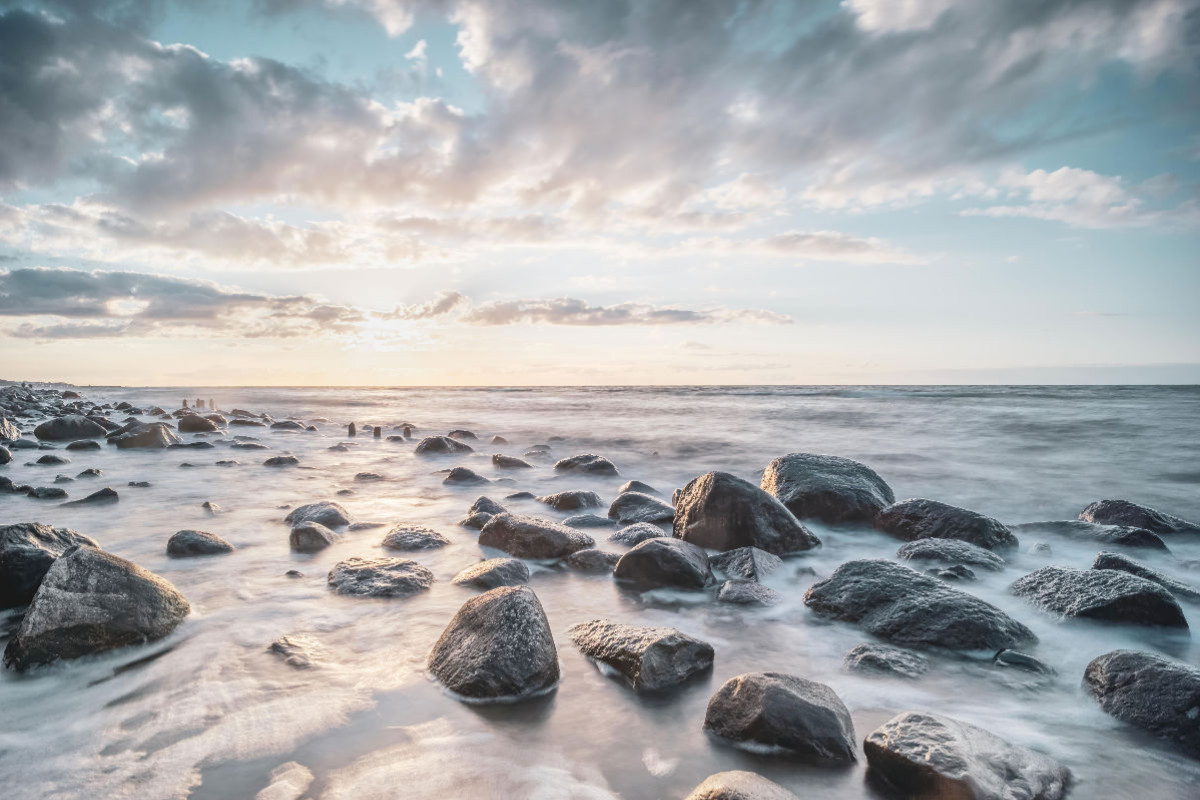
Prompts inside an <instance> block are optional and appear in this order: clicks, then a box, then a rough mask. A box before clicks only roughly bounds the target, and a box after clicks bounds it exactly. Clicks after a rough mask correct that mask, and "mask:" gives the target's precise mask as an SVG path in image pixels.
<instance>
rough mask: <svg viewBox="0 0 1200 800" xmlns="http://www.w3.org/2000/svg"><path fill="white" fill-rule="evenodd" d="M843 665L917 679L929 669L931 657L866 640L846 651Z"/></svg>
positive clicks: (853, 668)
mask: <svg viewBox="0 0 1200 800" xmlns="http://www.w3.org/2000/svg"><path fill="white" fill-rule="evenodd" d="M842 666H843V667H845V668H846V669H848V670H850V671H851V672H864V673H870V674H874V675H895V676H897V677H900V678H908V679H910V680H915V679H916V678H919V677H921V676H922V675H924V674H925V673H926V672H928V671H929V659H927V658H925V656H923V655H921V654H920V653H913V652H911V651H909V650H903V649H901V648H899V647H891V646H889V645H886V644H874V643H870V642H864V643H863V644H860V645H856V646H855V647H853V648H851V649H850V652H848V653H846V657H845V658H843V659H842Z"/></svg>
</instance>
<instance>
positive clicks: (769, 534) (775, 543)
mask: <svg viewBox="0 0 1200 800" xmlns="http://www.w3.org/2000/svg"><path fill="white" fill-rule="evenodd" d="M675 536H677V537H678V538H680V539H683V540H684V541H686V542H691V543H692V544H695V545H699V546H700V547H705V548H709V549H712V550H733V549H734V548H737V547H758V548H760V549H762V550H766V551H767V552H768V553H773V554H775V555H784V554H786V553H794V552H799V551H801V550H809V549H811V548H813V547H816V546H817V545H819V544H820V543H821V542H820V540H819V539H818V538H817V537H816V536H815V535H813V533H812V532H811V531H809V530H808V528H805V527H804V526H803V525H802V524H800V521H799V520H797V519H796V517H795V516H794V515H793V514H792V512H790V511H788V510H787V509H786V508H784V506H783V504H782V503H780V502H779V501H778V500H776V499H775V498H774V497H772V496H771V495H769V494H767V493H766V492H764V491H763V490H762V489H760V488H758V487H757V486H755V485H754V484H752V483H750V482H748V481H744V480H742V479H741V478H738V477H735V476H733V475H730V474H729V473H727V472H709V473H706V474H704V475H701V476H700V477H698V478H695V479H694V480H692V481H691V482H690V483H688V485H687V486H685V487H683V489H681V490H680V491H679V494H678V497H677V499H676V503H675Z"/></svg>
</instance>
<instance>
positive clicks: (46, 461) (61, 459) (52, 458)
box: [34, 453, 71, 467]
mask: <svg viewBox="0 0 1200 800" xmlns="http://www.w3.org/2000/svg"><path fill="white" fill-rule="evenodd" d="M34 463H36V464H37V465H38V466H42V467H55V466H58V465H60V464H70V463H71V459H69V458H67V457H66V456H56V455H54V454H53V453H47V454H46V455H44V456H41V457H40V458H38V460H37V461H36V462H34Z"/></svg>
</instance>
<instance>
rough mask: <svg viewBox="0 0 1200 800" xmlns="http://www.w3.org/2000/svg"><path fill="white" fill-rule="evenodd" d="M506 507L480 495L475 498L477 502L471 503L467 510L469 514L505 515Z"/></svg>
mask: <svg viewBox="0 0 1200 800" xmlns="http://www.w3.org/2000/svg"><path fill="white" fill-rule="evenodd" d="M505 510H506V509H505V508H504V506H502V505H500V504H499V503H497V502H496V501H495V500H493V499H491V498H490V497H484V496H483V495H480V496H479V497H476V498H475V502H474V503H471V507H470V508H468V509H467V513H468V514H493V515H494V514H503V513H504V512H505Z"/></svg>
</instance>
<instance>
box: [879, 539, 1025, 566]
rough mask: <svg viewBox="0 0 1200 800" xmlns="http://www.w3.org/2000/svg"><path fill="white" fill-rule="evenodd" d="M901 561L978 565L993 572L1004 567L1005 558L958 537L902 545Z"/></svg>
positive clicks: (944, 564) (898, 553)
mask: <svg viewBox="0 0 1200 800" xmlns="http://www.w3.org/2000/svg"><path fill="white" fill-rule="evenodd" d="M896 558H899V559H900V560H901V561H915V562H917V566H921V565H926V564H936V565H938V566H941V567H960V566H962V567H976V568H979V569H986V570H990V571H992V572H999V571H1000V570H1002V569H1004V559H1003V558H1001V557H1000V556H998V555H996V554H995V553H993V552H992V551H990V550H984V549H983V548H982V547H979V546H978V545H973V544H971V543H970V542H963V541H960V540H958V539H918V540H917V541H915V542H909V543H908V544H906V545H901V547H900V549H899V550H897V551H896Z"/></svg>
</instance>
